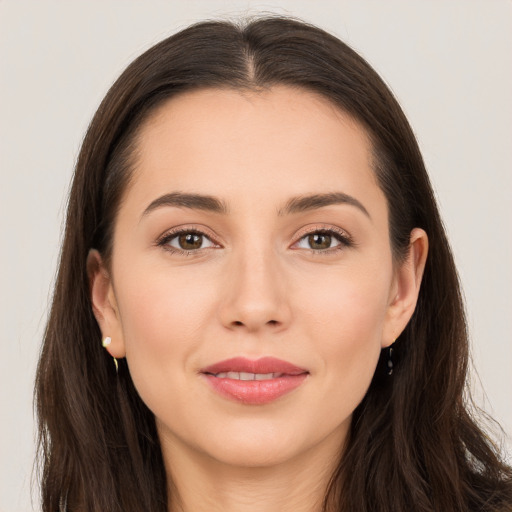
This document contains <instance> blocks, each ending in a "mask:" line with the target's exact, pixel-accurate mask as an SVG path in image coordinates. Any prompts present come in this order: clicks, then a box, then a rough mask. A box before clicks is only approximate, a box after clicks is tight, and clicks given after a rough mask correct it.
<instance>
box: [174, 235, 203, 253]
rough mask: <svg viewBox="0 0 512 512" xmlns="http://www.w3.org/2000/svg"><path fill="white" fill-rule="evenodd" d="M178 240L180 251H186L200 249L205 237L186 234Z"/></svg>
mask: <svg viewBox="0 0 512 512" xmlns="http://www.w3.org/2000/svg"><path fill="white" fill-rule="evenodd" d="M177 238H178V243H179V246H180V249H183V250H184V251H193V250H194V249H200V248H201V245H202V244H203V235H198V234H197V233H184V234H182V235H179V236H178V237H177Z"/></svg>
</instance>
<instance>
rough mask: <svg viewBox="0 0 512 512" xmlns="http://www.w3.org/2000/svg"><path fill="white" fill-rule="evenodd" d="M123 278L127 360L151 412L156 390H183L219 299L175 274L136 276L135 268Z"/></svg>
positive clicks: (121, 293)
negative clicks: (184, 377) (185, 371)
mask: <svg viewBox="0 0 512 512" xmlns="http://www.w3.org/2000/svg"><path fill="white" fill-rule="evenodd" d="M123 276H125V279H124V280H123V282H122V283H121V285H120V286H119V290H118V292H117V295H118V297H120V298H121V299H120V300H119V301H118V307H119V313H120V318H121V325H122V330H123V339H124V344H125V349H126V359H127V362H128V365H129V368H130V374H131V377H132V379H133V381H134V384H135V386H136V388H137V390H138V392H139V394H140V395H141V397H142V398H143V400H144V401H145V402H146V404H147V405H148V406H149V407H150V408H151V405H152V402H153V401H154V400H153V398H154V399H156V398H157V397H156V396H155V397H152V395H154V394H155V392H156V390H160V391H161V390H162V389H163V386H169V384H170V383H173V387H178V388H179V387H181V386H184V382H181V381H180V378H181V376H182V375H183V366H184V365H186V363H187V361H189V360H190V354H193V353H194V351H196V350H197V349H198V347H199V346H200V344H201V336H202V333H203V332H204V326H205V325H206V324H207V323H208V322H209V320H210V319H211V317H212V313H211V304H212V297H213V296H214V294H213V290H209V289H208V287H206V286H205V285H204V281H203V283H201V280H196V279H194V280H191V279H190V277H188V278H187V276H185V273H183V272H182V273H180V272H179V271H175V270H173V271H172V272H169V270H168V269H167V270H159V269H153V270H152V271H148V270H146V271H141V272H137V270H136V268H134V267H132V268H131V272H130V273H126V272H125V273H124V274H123ZM148 376H151V379H148ZM160 391H159V392H160Z"/></svg>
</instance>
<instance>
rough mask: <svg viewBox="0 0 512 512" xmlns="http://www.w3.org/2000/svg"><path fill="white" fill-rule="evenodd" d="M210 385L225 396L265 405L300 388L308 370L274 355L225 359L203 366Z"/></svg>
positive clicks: (251, 403) (238, 400)
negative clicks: (258, 357) (255, 358)
mask: <svg viewBox="0 0 512 512" xmlns="http://www.w3.org/2000/svg"><path fill="white" fill-rule="evenodd" d="M201 374H202V375H204V377H205V378H206V380H207V381H208V383H209V385H210V386H211V387H212V388H213V390H214V391H216V392H217V393H219V394H220V395H222V396H223V397H224V398H228V399H230V400H234V401H237V402H241V403H243V404H247V405H263V404H267V403H270V402H273V401H274V400H277V399H278V398H280V397H281V396H283V395H285V394H288V393H290V392H291V391H293V390H295V389H296V388H298V387H299V386H300V385H301V384H302V383H303V382H304V381H305V379H306V378H307V376H308V375H309V372H308V371H307V370H306V369H304V368H299V367H298V366H295V365H293V364H291V363H289V362H287V361H283V360H281V359H276V358H273V357H263V358H261V359H257V360H250V359H246V358H243V357H235V358H233V359H226V360H225V361H220V362H218V363H215V364H213V365H210V366H207V367H206V368H203V369H202V370H201Z"/></svg>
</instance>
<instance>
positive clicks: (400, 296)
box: [382, 228, 428, 348]
mask: <svg viewBox="0 0 512 512" xmlns="http://www.w3.org/2000/svg"><path fill="white" fill-rule="evenodd" d="M427 253H428V236H427V234H426V233H425V231H424V230H423V229H420V228H414V229H413V230H412V231H411V235H410V242H409V249H408V253H407V256H406V258H405V260H404V262H403V263H401V264H400V266H399V267H398V268H397V269H396V271H395V277H394V280H393V284H392V286H391V293H390V296H389V304H388V310H387V316H386V324H385V328H384V332H383V337H382V348H385V347H389V346H390V345H392V344H393V343H394V341H395V340H396V339H397V338H398V336H399V335H400V334H401V333H402V331H403V330H404V329H405V327H406V326H407V324H408V323H409V320H410V319H411V317H412V315H413V313H414V310H415V309H416V303H417V301H418V295H419V293H420V286H421V280H422V278H423V272H424V270H425V263H426V261H427Z"/></svg>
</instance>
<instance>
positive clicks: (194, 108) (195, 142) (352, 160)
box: [128, 86, 382, 203]
mask: <svg viewBox="0 0 512 512" xmlns="http://www.w3.org/2000/svg"><path fill="white" fill-rule="evenodd" d="M130 189H133V190H132V192H130V190H128V193H132V194H133V193H136V194H137V195H138V196H139V197H138V199H139V200H140V201H141V202H146V203H148V202H150V201H151V200H152V199H154V196H156V195H158V194H162V193H164V192H172V191H175V190H180V191H186V192H187V191H193V192H198V193H205V194H210V195H217V196H219V197H227V198H228V200H229V199H230V196H231V200H233V201H234V202H236V201H237V200H240V201H242V200H243V201H245V202H251V201H255V202H258V201H262V200H263V199H265V200H270V199H271V198H274V199H275V200H276V201H281V200H283V199H284V198H285V197H286V196H293V195H300V194H306V193H325V192H331V191H333V190H334V189H336V191H341V192H344V193H349V194H351V195H356V196H357V195H362V196H366V197H367V199H368V200H377V199H379V200H381V199H382V193H381V192H380V189H379V187H378V185H377V183H376V179H375V175H374V172H373V170H372V151H371V144H370V142H369V137H368V136H367V133H366V131H365V130H364V129H363V128H362V127H361V126H360V124H359V123H357V122H356V121H355V120H354V119H353V118H352V117H350V116H349V115H348V114H346V113H345V112H343V111H341V110H340V109H338V108H337V107H336V106H335V105H333V104H332V103H331V102H330V101H329V100H327V99H326V98H324V97H323V96H321V95H319V94H316V93H314V92H311V91H308V90H305V89H300V88H294V87H288V86H278V87H273V88H271V89H268V90H264V91H262V92H245V91H244V92H241V91H238V90H233V89H203V90H197V91H193V92H187V93H183V94H180V95H178V96H176V97H174V98H172V99H170V100H168V101H167V102H165V103H164V104H163V105H162V106H160V107H159V108H158V109H157V111H156V112H154V113H153V114H152V115H151V116H150V117H149V119H148V120H147V121H146V122H145V123H144V125H143V126H142V127H141V129H140V131H139V136H138V139H137V151H136V159H135V166H134V176H133V179H132V180H131V184H130ZM369 196H371V197H369Z"/></svg>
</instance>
